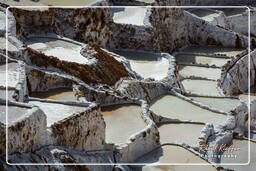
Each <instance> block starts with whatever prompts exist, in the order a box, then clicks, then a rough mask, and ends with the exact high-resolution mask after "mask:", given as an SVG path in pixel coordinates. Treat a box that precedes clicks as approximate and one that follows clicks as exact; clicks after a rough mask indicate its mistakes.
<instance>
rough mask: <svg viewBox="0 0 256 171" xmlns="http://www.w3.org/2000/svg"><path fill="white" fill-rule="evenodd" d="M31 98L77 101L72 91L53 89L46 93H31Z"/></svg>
mask: <svg viewBox="0 0 256 171" xmlns="http://www.w3.org/2000/svg"><path fill="white" fill-rule="evenodd" d="M30 96H31V97H36V98H41V99H51V100H66V101H76V98H75V96H74V92H73V91H72V90H70V89H64V88H60V89H52V90H48V91H46V92H34V93H31V94H30Z"/></svg>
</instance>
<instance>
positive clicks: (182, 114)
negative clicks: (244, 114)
mask: <svg viewBox="0 0 256 171" xmlns="http://www.w3.org/2000/svg"><path fill="white" fill-rule="evenodd" d="M150 109H151V110H152V111H153V112H155V113H156V114H158V115H161V116H163V117H167V118H172V119H180V120H193V121H198V122H204V123H206V122H207V123H212V124H214V125H215V126H218V125H219V124H221V123H222V122H224V121H225V120H226V118H227V117H226V116H225V115H222V114H218V113H214V112H211V111H209V110H206V109H202V108H200V107H198V106H196V105H193V104H191V103H189V102H187V101H185V100H182V99H180V98H178V97H176V96H172V95H166V96H163V97H161V98H159V99H158V100H156V101H155V102H154V103H153V104H152V105H151V107H150Z"/></svg>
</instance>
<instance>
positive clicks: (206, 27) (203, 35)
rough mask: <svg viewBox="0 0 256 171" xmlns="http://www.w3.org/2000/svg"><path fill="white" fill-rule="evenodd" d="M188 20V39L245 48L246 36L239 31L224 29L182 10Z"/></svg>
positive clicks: (203, 43)
mask: <svg viewBox="0 0 256 171" xmlns="http://www.w3.org/2000/svg"><path fill="white" fill-rule="evenodd" d="M184 14H185V16H186V17H187V21H188V23H189V24H188V29H189V33H190V34H189V41H190V43H192V44H199V45H205V44H206V45H218V46H224V47H236V48H247V47H248V38H247V37H246V36H243V35H241V34H239V33H236V32H232V31H228V30H225V29H223V28H221V27H219V26H213V25H212V24H210V23H208V22H206V21H204V20H203V19H201V18H199V17H197V16H195V15H193V14H191V13H189V12H187V11H184Z"/></svg>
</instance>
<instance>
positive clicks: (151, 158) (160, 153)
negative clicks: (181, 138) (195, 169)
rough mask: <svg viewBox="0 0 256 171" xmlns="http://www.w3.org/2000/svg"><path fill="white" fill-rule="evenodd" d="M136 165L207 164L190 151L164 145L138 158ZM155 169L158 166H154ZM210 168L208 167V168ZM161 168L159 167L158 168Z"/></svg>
mask: <svg viewBox="0 0 256 171" xmlns="http://www.w3.org/2000/svg"><path fill="white" fill-rule="evenodd" d="M136 162H138V163H158V164H160V163H165V164H167V163H207V162H206V161H205V160H203V159H201V158H200V157H198V156H196V155H195V154H193V153H191V152H190V151H188V150H186V149H184V148H182V147H178V146H174V145H166V146H162V147H161V148H158V149H156V150H154V151H152V152H150V153H148V154H146V155H144V156H143V157H140V158H139V159H138V160H137V161H136ZM155 167H156V168H157V167H159V166H155ZM210 167H212V166H209V168H210ZM160 168H161V167H160Z"/></svg>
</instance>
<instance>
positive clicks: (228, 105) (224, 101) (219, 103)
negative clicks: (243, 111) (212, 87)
mask: <svg viewBox="0 0 256 171" xmlns="http://www.w3.org/2000/svg"><path fill="white" fill-rule="evenodd" d="M191 98H193V99H194V100H196V101H198V102H201V103H203V104H207V105H210V106H212V107H214V108H217V109H219V110H223V111H225V112H229V111H230V110H231V109H234V108H235V107H236V106H237V105H239V104H240V101H239V100H238V99H231V98H208V97H191Z"/></svg>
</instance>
